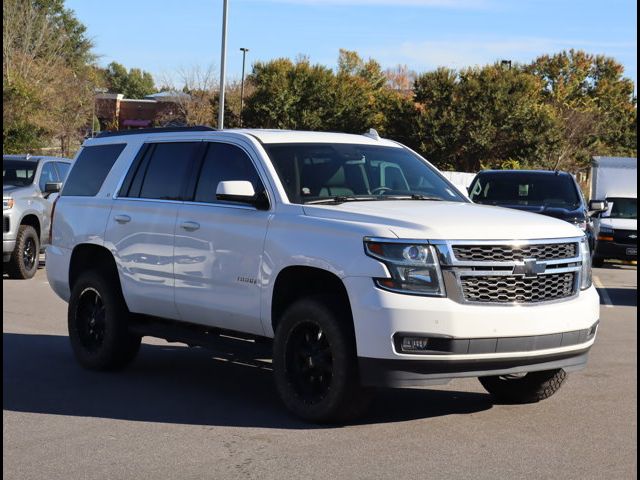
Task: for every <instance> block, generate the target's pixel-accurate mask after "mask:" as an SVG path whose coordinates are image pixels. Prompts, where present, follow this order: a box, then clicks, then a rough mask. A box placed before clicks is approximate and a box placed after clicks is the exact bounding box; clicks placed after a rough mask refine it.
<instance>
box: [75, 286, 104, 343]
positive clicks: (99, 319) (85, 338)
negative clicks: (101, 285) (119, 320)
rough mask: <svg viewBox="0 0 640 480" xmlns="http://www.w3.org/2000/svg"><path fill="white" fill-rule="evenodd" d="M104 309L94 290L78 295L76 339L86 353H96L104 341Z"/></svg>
mask: <svg viewBox="0 0 640 480" xmlns="http://www.w3.org/2000/svg"><path fill="white" fill-rule="evenodd" d="M105 316H106V309H105V306H104V302H103V301H102V297H101V296H100V294H99V293H98V291H97V290H96V289H94V288H90V287H89V288H86V289H85V290H83V291H82V293H81V294H80V298H79V299H78V306H77V310H76V319H77V327H78V338H79V340H80V343H82V346H83V347H84V348H85V349H86V350H87V351H88V352H91V353H93V352H96V351H97V350H98V349H99V348H100V347H101V346H102V342H103V340H104V333H105V327H106V323H105Z"/></svg>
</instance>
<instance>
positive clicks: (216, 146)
mask: <svg viewBox="0 0 640 480" xmlns="http://www.w3.org/2000/svg"><path fill="white" fill-rule="evenodd" d="M230 180H246V181H248V182H251V184H252V185H253V188H254V190H255V191H256V192H261V191H262V190H264V187H263V185H262V182H261V181H260V177H259V176H258V172H257V171H256V168H255V167H254V166H253V163H252V162H251V159H250V158H249V157H248V156H247V154H246V153H245V152H244V151H243V150H242V149H241V148H239V147H236V146H235V145H230V144H227V143H209V145H208V148H207V152H206V154H205V157H204V160H203V163H202V168H201V170H200V177H199V178H198V184H197V187H196V193H195V197H194V201H196V202H205V203H217V202H221V201H220V200H216V189H217V188H218V184H219V183H220V182H226V181H230Z"/></svg>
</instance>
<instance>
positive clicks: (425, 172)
mask: <svg viewBox="0 0 640 480" xmlns="http://www.w3.org/2000/svg"><path fill="white" fill-rule="evenodd" d="M589 258H590V255H589V249H588V245H587V242H586V239H585V237H584V234H583V232H582V231H580V230H579V229H577V228H576V227H575V226H573V225H571V224H569V223H567V222H563V221H561V220H556V219H552V218H547V217H544V216H542V215H535V214H531V213H524V212H519V211H515V210H508V209H503V208H498V207H490V206H482V205H474V204H471V203H470V202H469V201H468V200H467V199H465V198H464V197H463V196H462V195H461V194H460V193H459V192H458V191H457V190H456V188H455V187H454V186H453V185H452V184H451V183H449V182H448V181H447V180H446V179H445V178H444V177H443V176H442V175H441V174H440V173H439V172H438V170H437V169H436V168H434V167H433V166H432V165H431V164H429V163H428V162H427V161H426V160H424V159H423V158H421V157H420V156H419V155H417V154H416V153H415V152H413V151H411V150H409V149H408V148H406V147H404V146H402V145H400V144H398V143H396V142H393V141H390V140H384V139H381V138H379V137H378V136H377V134H375V132H373V131H372V132H370V133H369V134H367V135H362V136H360V135H347V134H337V133H311V132H291V131H268V130H224V131H213V130H211V129H208V128H205V127H194V128H186V129H163V130H152V131H132V132H119V133H118V132H116V133H115V134H103V135H102V136H101V137H100V138H96V139H91V140H88V141H86V142H85V144H84V146H83V148H82V150H81V151H80V153H79V154H78V156H77V157H76V161H75V163H74V166H73V168H72V170H71V173H70V174H69V178H68V180H67V182H66V185H65V187H64V189H63V191H62V194H61V196H60V198H59V200H58V201H57V204H56V206H55V213H54V220H53V228H52V244H51V246H50V247H49V248H48V250H47V274H48V278H49V283H50V284H51V287H52V288H53V289H54V290H55V292H56V293H57V294H58V295H59V296H60V297H62V298H63V299H64V300H65V301H68V302H69V314H68V326H69V336H70V339H71V346H72V347H73V351H74V353H75V355H76V357H77V359H78V361H79V362H80V363H81V364H82V365H83V366H85V367H88V368H92V369H99V370H104V369H116V368H121V367H124V366H125V365H126V364H128V363H129V362H131V361H132V359H133V358H134V356H135V355H136V353H137V351H138V349H139V346H140V339H141V337H142V336H145V335H150V336H155V337H160V338H165V339H167V340H170V341H182V342H185V343H188V344H190V345H202V346H205V345H208V344H210V343H211V341H212V339H216V338H224V339H226V340H229V341H231V340H230V339H232V338H236V339H237V338H242V339H244V340H245V341H244V342H243V343H244V344H246V343H247V342H246V340H247V339H250V340H251V342H255V344H256V345H261V346H262V347H264V346H267V347H270V346H271V345H272V347H273V349H272V355H273V357H272V358H273V370H274V377H275V382H276V386H277V390H278V392H279V394H280V396H281V398H282V400H283V402H284V403H285V404H286V406H287V407H288V408H289V409H290V410H291V411H292V412H294V413H295V414H296V415H298V416H300V417H302V418H305V419H308V420H312V421H318V422H321V421H344V420H347V419H349V418H353V417H354V416H356V415H357V414H359V413H361V412H362V411H363V409H364V406H365V405H366V403H367V400H368V399H369V398H370V392H371V391H372V389H371V388H368V387H380V386H392V387H404V386H422V385H433V384H443V383H446V382H447V381H449V380H450V379H452V378H456V377H479V378H480V381H481V383H482V385H483V386H484V387H485V388H486V389H487V390H488V391H489V392H490V393H491V394H492V395H493V396H494V397H495V398H496V399H497V400H498V401H507V402H535V401H538V400H541V399H543V398H546V397H548V396H550V395H551V394H553V393H554V392H555V391H556V390H557V389H558V388H559V387H560V385H561V384H562V382H563V380H564V379H565V376H566V374H565V372H566V371H568V370H575V369H578V368H580V367H582V366H584V364H585V362H586V359H587V354H588V351H589V349H590V347H591V346H592V345H593V342H594V340H595V336H596V329H597V325H598V318H599V299H598V295H597V293H596V290H595V288H594V287H593V286H592V284H591V266H590V260H589ZM271 339H273V343H271Z"/></svg>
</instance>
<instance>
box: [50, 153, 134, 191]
mask: <svg viewBox="0 0 640 480" xmlns="http://www.w3.org/2000/svg"><path fill="white" fill-rule="evenodd" d="M125 146H126V144H125V143H117V144H110V145H97V146H94V147H84V148H83V149H82V151H81V152H80V155H79V156H78V158H77V159H76V161H75V163H74V165H73V168H72V169H71V172H70V173H69V177H68V178H67V181H66V183H65V185H64V189H63V190H62V195H63V196H77V197H93V196H95V195H96V194H97V193H98V191H99V190H100V187H102V183H103V182H104V179H105V178H107V175H108V174H109V172H110V171H111V167H113V164H114V163H115V162H116V160H117V159H118V157H119V156H120V153H122V150H124V147H125Z"/></svg>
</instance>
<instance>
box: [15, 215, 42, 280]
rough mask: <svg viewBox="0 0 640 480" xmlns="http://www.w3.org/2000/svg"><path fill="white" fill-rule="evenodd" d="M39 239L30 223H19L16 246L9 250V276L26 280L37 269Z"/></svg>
mask: <svg viewBox="0 0 640 480" xmlns="http://www.w3.org/2000/svg"><path fill="white" fill-rule="evenodd" d="M39 256H40V239H39V238H38V232H36V229H35V228H33V227H32V226H31V225H20V227H19V228H18V235H17V236H16V246H15V248H14V249H13V252H11V258H10V260H9V265H8V269H7V273H8V274H9V277H11V278H19V279H22V280H26V279H29V278H32V277H33V276H34V275H35V274H36V272H37V271H38V260H39Z"/></svg>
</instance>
